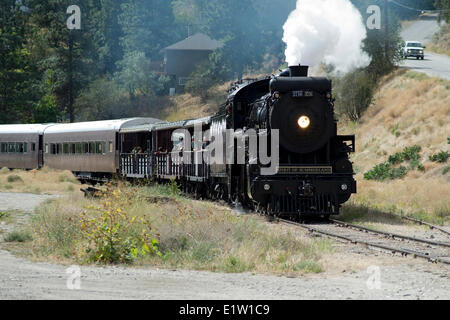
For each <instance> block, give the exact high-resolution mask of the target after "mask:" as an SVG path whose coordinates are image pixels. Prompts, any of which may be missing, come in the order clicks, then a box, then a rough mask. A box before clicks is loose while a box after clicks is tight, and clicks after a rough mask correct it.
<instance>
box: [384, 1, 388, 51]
mask: <svg viewBox="0 0 450 320" xmlns="http://www.w3.org/2000/svg"><path fill="white" fill-rule="evenodd" d="M384 32H385V35H384V50H385V52H384V55H385V58H386V59H388V58H389V0H384Z"/></svg>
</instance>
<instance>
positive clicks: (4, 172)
mask: <svg viewBox="0 0 450 320" xmlns="http://www.w3.org/2000/svg"><path fill="white" fill-rule="evenodd" d="M7 173H9V169H8V168H6V167H3V168H1V169H0V174H7Z"/></svg>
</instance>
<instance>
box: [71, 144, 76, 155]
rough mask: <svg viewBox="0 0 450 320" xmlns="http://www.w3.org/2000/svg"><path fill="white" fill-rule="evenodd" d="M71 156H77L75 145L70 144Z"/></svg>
mask: <svg viewBox="0 0 450 320" xmlns="http://www.w3.org/2000/svg"><path fill="white" fill-rule="evenodd" d="M70 154H75V143H71V144H70Z"/></svg>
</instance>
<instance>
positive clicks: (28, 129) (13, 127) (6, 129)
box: [0, 124, 54, 134]
mask: <svg viewBox="0 0 450 320" xmlns="http://www.w3.org/2000/svg"><path fill="white" fill-rule="evenodd" d="M50 126H54V124H6V125H0V134H43V133H44V131H45V129H46V128H48V127H50Z"/></svg>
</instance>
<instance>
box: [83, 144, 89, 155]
mask: <svg viewBox="0 0 450 320" xmlns="http://www.w3.org/2000/svg"><path fill="white" fill-rule="evenodd" d="M82 146H83V148H82V153H84V154H87V153H89V144H88V143H87V142H83V144H82Z"/></svg>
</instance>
